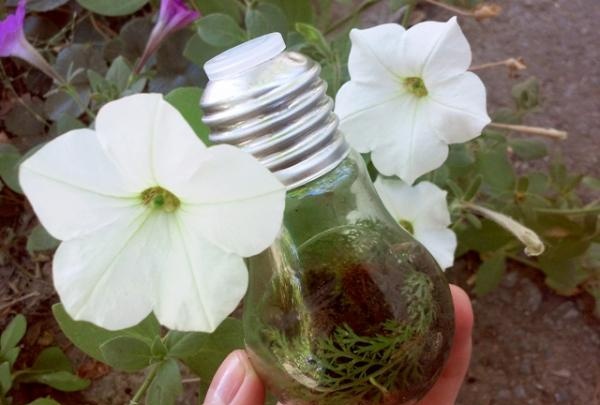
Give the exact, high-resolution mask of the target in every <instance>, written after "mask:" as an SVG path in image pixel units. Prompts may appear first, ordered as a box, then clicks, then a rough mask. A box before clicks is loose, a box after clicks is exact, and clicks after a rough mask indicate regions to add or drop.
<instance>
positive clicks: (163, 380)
mask: <svg viewBox="0 0 600 405" xmlns="http://www.w3.org/2000/svg"><path fill="white" fill-rule="evenodd" d="M157 367H158V371H157V373H156V377H155V378H154V380H153V381H152V383H151V384H150V387H149V388H148V393H147V394H146V405H173V404H175V402H176V401H177V397H179V395H180V394H181V393H182V392H183V385H182V383H181V373H180V371H179V365H178V364H177V361H176V360H174V359H168V360H165V361H163V362H162V363H160V364H158V365H157Z"/></svg>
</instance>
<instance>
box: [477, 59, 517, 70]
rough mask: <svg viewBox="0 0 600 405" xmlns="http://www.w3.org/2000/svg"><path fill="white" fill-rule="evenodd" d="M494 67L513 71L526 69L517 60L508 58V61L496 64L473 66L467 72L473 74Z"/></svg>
mask: <svg viewBox="0 0 600 405" xmlns="http://www.w3.org/2000/svg"><path fill="white" fill-rule="evenodd" d="M496 66H506V67H508V68H514V69H515V70H525V69H527V66H526V65H525V64H524V63H523V62H521V61H520V60H519V59H518V58H508V59H504V60H501V61H498V62H489V63H483V64H481V65H475V66H471V67H470V68H469V70H470V71H471V72H474V71H476V70H483V69H488V68H492V67H496Z"/></svg>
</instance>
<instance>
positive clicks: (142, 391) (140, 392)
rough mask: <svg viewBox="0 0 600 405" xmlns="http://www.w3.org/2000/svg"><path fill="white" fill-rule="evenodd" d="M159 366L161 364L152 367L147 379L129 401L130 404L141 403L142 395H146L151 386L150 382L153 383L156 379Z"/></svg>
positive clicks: (137, 404) (136, 404)
mask: <svg viewBox="0 0 600 405" xmlns="http://www.w3.org/2000/svg"><path fill="white" fill-rule="evenodd" d="M158 366H159V364H156V365H154V367H153V368H152V370H151V371H150V373H149V374H148V375H147V376H146V379H145V380H144V382H143V383H142V385H141V386H140V388H139V389H138V390H137V392H136V393H135V395H134V396H133V398H131V401H129V405H139V404H140V400H141V399H142V397H143V396H144V394H145V393H146V391H147V390H148V388H149V387H150V384H152V381H154V379H155V378H156V373H157V372H158Z"/></svg>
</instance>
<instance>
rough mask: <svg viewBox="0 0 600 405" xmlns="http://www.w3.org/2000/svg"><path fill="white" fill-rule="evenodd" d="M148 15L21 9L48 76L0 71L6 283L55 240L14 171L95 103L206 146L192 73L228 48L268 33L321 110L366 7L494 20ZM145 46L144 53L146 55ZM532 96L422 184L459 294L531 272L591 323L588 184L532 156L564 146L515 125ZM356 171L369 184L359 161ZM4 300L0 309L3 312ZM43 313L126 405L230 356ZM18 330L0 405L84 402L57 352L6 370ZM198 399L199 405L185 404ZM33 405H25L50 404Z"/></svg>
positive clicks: (181, 337) (598, 205)
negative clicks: (436, 209)
mask: <svg viewBox="0 0 600 405" xmlns="http://www.w3.org/2000/svg"><path fill="white" fill-rule="evenodd" d="M164 3H170V4H172V6H173V7H175V8H174V10H175V11H174V12H173V13H166V11H165V10H164V9H163V10H161V9H160V4H159V2H158V1H155V0H121V1H119V2H107V1H103V0H77V1H69V0H30V1H29V2H28V3H27V18H26V20H25V25H24V32H25V35H26V37H27V39H28V40H29V41H30V43H31V44H33V46H34V47H35V49H37V51H39V53H40V54H41V55H43V57H44V58H45V59H46V60H47V61H48V62H49V63H50V65H51V66H52V68H53V71H55V72H56V74H57V75H58V76H59V77H58V79H57V78H56V77H48V76H46V75H45V74H44V73H43V72H42V71H40V70H37V69H35V68H32V67H31V66H30V65H28V64H27V63H26V62H24V61H22V60H20V59H16V58H3V59H0V78H1V80H2V83H3V87H2V94H1V97H0V99H1V100H2V104H0V178H1V180H2V182H1V183H0V228H1V229H0V238H1V241H2V242H1V243H0V264H2V265H6V266H9V267H11V268H14V269H19V271H23V272H25V274H26V275H27V277H35V276H36V275H39V272H40V271H42V270H43V269H45V268H47V266H48V265H49V262H50V260H51V255H49V253H50V252H51V251H52V250H53V249H54V248H55V247H56V246H57V245H58V241H56V240H54V239H53V238H52V237H51V236H50V235H49V234H48V233H47V232H46V231H45V230H44V229H43V228H42V227H41V226H40V225H39V224H38V223H37V221H36V219H35V217H34V215H33V214H32V212H31V208H30V207H29V205H28V203H27V201H26V200H25V199H24V197H23V196H22V194H21V189H20V187H19V184H18V181H17V167H18V165H19V163H20V161H21V160H22V159H23V158H24V157H25V156H28V155H29V154H31V153H32V152H33V151H35V150H36V149H37V148H39V147H40V146H41V145H42V144H43V143H45V142H47V141H49V140H50V139H52V138H53V137H56V136H58V135H59V134H62V133H65V132H67V131H69V130H71V129H75V128H82V127H86V126H90V125H92V124H93V120H94V117H95V114H96V112H97V111H98V109H99V108H100V107H101V106H102V105H103V104H105V103H106V102H108V101H111V100H114V99H117V98H119V97H122V96H125V95H128V94H134V93H139V92H159V93H163V94H165V98H166V99H167V100H168V101H169V102H170V103H172V104H173V105H174V106H175V107H176V108H178V109H179V110H180V112H181V113H182V114H183V116H184V117H185V118H186V119H187V120H188V122H189V123H190V125H191V126H192V127H193V128H194V130H195V131H196V133H197V135H198V136H199V137H200V138H201V139H202V140H203V141H204V142H205V143H207V144H209V143H210V142H209V140H208V129H207V128H206V127H205V126H204V125H203V124H202V122H201V113H200V111H199V109H198V108H197V106H198V102H199V99H200V97H201V95H202V88H203V87H204V85H205V84H206V81H207V78H206V76H205V75H204V72H203V71H202V65H203V64H204V62H206V61H207V60H208V59H210V58H211V57H213V56H214V55H216V54H218V53H220V52H221V51H223V50H225V49H227V48H229V47H232V46H234V45H236V44H238V43H241V42H243V41H245V40H247V39H250V38H254V37H257V36H260V35H263V34H266V33H269V32H273V31H277V32H280V33H281V34H282V35H283V36H284V38H285V39H286V42H287V44H288V49H289V50H295V51H299V52H303V53H305V54H307V55H309V56H311V57H313V58H314V59H316V60H317V61H318V62H320V63H321V65H322V66H323V70H322V76H323V78H324V79H325V80H326V81H327V82H328V84H329V88H328V92H329V94H330V95H331V96H332V97H334V96H335V94H336V92H337V90H338V89H339V87H340V86H341V84H343V83H344V82H345V81H347V80H348V72H347V68H346V65H347V59H348V53H349V50H350V41H349V37H348V32H349V30H350V28H352V27H353V26H355V25H356V24H357V23H358V22H359V21H360V16H361V14H362V13H365V12H367V10H369V9H370V8H371V7H373V6H376V5H379V6H380V5H381V3H387V7H389V8H388V10H389V15H390V21H392V20H396V21H402V23H403V24H404V25H405V26H409V25H412V24H414V23H415V22H418V21H419V20H420V19H422V18H423V14H422V13H421V12H420V11H419V10H420V7H422V6H428V7H429V6H430V7H438V8H443V9H446V10H449V11H451V12H453V13H455V14H458V15H462V16H464V17H466V18H476V19H485V18H493V17H494V16H496V15H498V13H500V12H501V10H500V9H499V7H498V6H496V5H494V4H491V3H489V2H483V1H480V0H449V1H442V0H390V1H387V0H386V1H384V0H364V1H362V2H358V3H357V2H353V1H350V0H318V1H312V2H309V1H297V0H246V1H240V0H189V1H188V2H187V3H183V2H182V1H163V6H164ZM16 5H17V2H16V1H14V0H9V1H7V2H6V3H3V4H0V17H1V18H5V17H6V16H8V15H9V14H11V13H12V12H13V10H14V8H13V7H15V6H16ZM177 7H183V9H181V8H177ZM165 13H166V14H165ZM178 13H179V14H178ZM181 13H183V14H181ZM186 13H187V14H186ZM190 16H193V18H189V17H190ZM184 17H185V18H184ZM196 17H199V18H198V19H196V20H194V21H193V22H192V20H193V19H194V18H196ZM161 24H162V25H161ZM161 27H162V28H161ZM165 27H167V28H168V29H165ZM153 30H154V31H153ZM161 30H162V31H161ZM151 33H153V34H152V38H153V41H154V42H153V43H152V44H151V46H150V45H149V43H148V40H149V38H151ZM495 66H505V67H506V69H507V70H508V73H509V75H511V76H513V77H514V76H521V75H523V70H525V69H526V66H525V64H524V63H523V61H522V60H519V59H514V58H511V59H508V60H504V61H500V62H496V61H492V62H491V63H489V64H484V65H479V66H473V67H472V70H478V69H488V68H492V67H495ZM541 92H542V90H541V89H540V83H539V82H538V81H537V80H536V79H535V78H534V77H528V78H525V80H523V81H521V82H519V83H518V84H516V85H514V87H513V88H512V98H513V103H512V105H509V106H506V107H504V108H500V109H498V110H496V111H492V112H491V115H492V117H493V123H492V124H490V125H489V126H488V127H487V128H486V129H485V130H484V132H483V135H482V136H481V137H479V138H477V139H475V140H473V141H471V142H469V143H467V144H461V145H453V146H451V148H450V155H449V158H448V160H447V161H446V163H445V164H444V165H443V166H442V167H440V168H439V169H437V170H435V171H434V172H432V173H429V174H427V175H425V176H423V178H422V179H426V180H429V181H431V182H433V183H435V184H437V185H438V186H439V187H441V188H443V189H445V190H447V191H448V193H449V194H448V195H449V201H448V204H449V207H450V209H451V214H452V219H453V225H452V229H453V230H454V231H455V232H456V233H457V235H458V242H459V247H458V250H457V252H456V257H457V258H458V257H460V256H463V255H465V254H467V253H468V252H471V253H470V257H473V255H474V254H475V255H476V261H477V263H479V264H480V265H479V266H478V270H477V271H476V272H475V273H474V274H473V277H472V279H471V280H470V281H471V282H472V283H473V284H474V288H473V291H474V292H475V293H476V294H479V295H482V294H486V293H488V292H490V291H492V290H493V289H494V288H496V287H497V286H498V285H499V283H500V281H501V279H502V276H503V274H504V272H505V271H506V267H507V262H510V261H513V262H519V263H522V264H524V265H526V266H528V267H530V268H533V269H536V270H538V271H540V272H541V273H542V274H543V276H544V278H545V282H546V284H547V286H548V287H550V288H551V289H552V290H553V291H555V292H556V293H557V294H561V295H567V296H572V295H577V294H588V295H590V296H591V297H593V298H594V299H595V300H596V314H597V315H598V316H600V230H599V228H598V218H599V213H600V198H598V195H599V194H598V193H599V191H600V179H598V178H596V177H592V176H586V175H584V174H579V173H574V172H572V171H570V170H568V169H567V167H566V165H565V164H564V163H563V160H562V159H561V156H560V154H559V153H557V152H556V148H553V147H549V146H548V145H549V142H557V141H560V140H561V139H564V138H565V137H566V133H564V132H562V131H560V130H555V129H545V128H537V127H530V126H524V125H522V122H523V119H524V117H525V116H526V115H527V114H529V113H531V112H533V111H536V110H537V109H539V108H540V94H541ZM548 140H549V141H548ZM364 157H365V161H366V162H367V163H368V164H369V168H370V170H371V173H372V174H373V178H374V177H375V176H376V171H375V169H374V167H373V166H372V165H371V164H370V158H369V156H368V155H365V156H364ZM523 162H525V165H524V164H523ZM477 207H485V208H487V209H491V210H493V211H496V212H499V213H502V214H505V215H508V216H510V217H512V218H514V219H515V220H517V221H519V222H520V223H522V224H524V225H525V226H527V227H529V228H531V229H533V230H534V231H535V232H537V234H538V235H539V236H540V237H541V238H542V239H543V241H544V243H545V245H546V252H545V253H544V254H543V255H541V256H539V257H538V258H537V259H531V258H528V257H526V256H525V255H524V254H523V253H522V251H523V247H522V245H521V243H520V242H519V241H518V240H517V239H516V238H515V237H514V236H513V235H511V233H509V232H507V231H506V230H505V229H504V228H502V227H501V226H499V225H498V224H497V223H496V222H494V221H492V220H490V219H489V218H486V217H483V216H481V215H480V213H481V210H479V209H478V208H477ZM22 252H27V253H26V254H25V255H24V254H23V253H22ZM473 252H475V253H473ZM31 268H33V270H31ZM7 288H8V287H7ZM15 288H16V287H15ZM29 294H30V296H31V294H34V295H35V292H31V293H29ZM19 299H22V298H17V299H15V300H13V301H10V302H8V303H7V304H3V305H2V311H3V313H5V314H6V313H8V312H9V311H10V308H11V307H12V305H13V304H14V303H16V302H19ZM50 301H51V302H55V301H56V298H53V299H52V300H50ZM53 313H54V315H55V318H56V321H57V322H58V324H59V325H60V328H61V329H62V331H63V333H64V334H65V335H66V337H67V338H68V339H69V340H70V341H71V342H72V343H73V344H74V345H75V346H76V347H77V348H79V349H80V350H81V351H83V352H84V353H86V354H87V355H88V356H90V357H91V358H93V359H95V360H97V361H99V362H101V363H105V364H108V365H109V366H111V367H113V368H115V369H117V370H123V371H125V372H138V371H140V370H144V369H147V370H148V372H147V377H146V379H145V380H144V382H143V383H142V385H141V386H140V388H139V390H138V391H137V393H133V394H132V396H131V399H130V404H137V403H140V401H141V400H142V398H143V397H144V396H145V401H146V402H145V403H147V404H173V403H175V401H176V399H177V397H178V396H179V395H180V393H181V392H182V374H181V372H180V368H179V366H178V362H180V361H181V362H183V364H185V365H187V367H189V369H190V370H191V372H192V373H194V374H195V375H196V377H194V378H192V379H191V380H190V379H188V380H189V381H188V382H190V381H191V382H198V383H199V384H200V386H201V392H204V391H205V390H206V388H207V383H208V382H209V381H210V378H211V376H212V374H213V373H214V371H215V370H216V367H217V366H218V364H219V362H220V361H221V360H222V359H223V358H224V356H225V355H226V354H227V353H228V352H229V351H230V350H232V349H233V348H237V347H241V346H242V338H241V333H242V332H241V326H240V324H239V321H237V320H236V319H234V318H230V319H228V320H227V321H226V322H225V323H223V324H222V325H221V327H220V328H219V329H218V330H217V331H216V332H215V333H214V334H212V335H207V334H202V333H180V332H165V331H163V330H161V328H160V326H159V325H158V323H157V322H156V320H155V319H154V318H153V317H150V318H148V319H147V320H145V321H144V322H142V323H141V324H140V325H138V326H136V327H135V328H131V329H128V330H125V331H118V332H109V331H105V330H102V329H100V328H97V327H95V326H93V325H91V324H87V323H84V322H75V321H73V320H72V319H70V318H69V317H68V315H67V314H66V313H65V312H64V310H63V309H62V307H61V306H60V304H56V305H55V306H54V307H53ZM4 323H5V322H0V324H4ZM24 331H25V323H24V318H23V317H22V316H20V315H17V316H16V317H15V318H14V319H13V320H12V322H11V323H10V324H9V325H8V326H7V327H6V329H5V331H4V333H3V335H2V348H1V350H0V403H10V402H9V401H10V399H9V398H10V397H11V396H12V393H14V392H15V391H14V389H15V387H18V386H20V385H21V384H26V383H28V382H31V381H36V382H41V383H43V384H47V385H49V386H50V387H53V388H55V389H58V390H64V391H71V390H80V389H84V388H86V387H87V385H88V384H89V381H88V380H86V379H82V378H79V377H77V376H76V375H75V374H73V370H72V367H71V365H70V362H69V361H68V359H67V358H66V357H65V356H64V354H63V352H62V351H61V350H60V349H59V348H57V347H50V348H47V349H44V351H42V352H41V353H39V355H38V357H37V359H31V358H30V357H31V356H28V358H27V359H26V360H24V361H20V360H18V354H19V348H18V344H19V341H20V340H21V337H22V336H23V334H24V333H25V332H24ZM15 367H16V368H15ZM183 380H185V378H184V379H183ZM11 390H12V391H11ZM202 398H203V395H202V394H201V395H200V403H201V402H202ZM33 399H34V398H28V400H33ZM44 400H45V401H47V402H34V403H35V404H36V405H44V404H53V403H54V402H52V401H51V400H49V399H42V400H41V401H44ZM14 403H17V402H14ZM19 403H20V402H19ZM23 403H25V402H23Z"/></svg>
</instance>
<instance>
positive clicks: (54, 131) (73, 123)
mask: <svg viewBox="0 0 600 405" xmlns="http://www.w3.org/2000/svg"><path fill="white" fill-rule="evenodd" d="M85 127H86V126H85V124H84V123H83V122H81V121H80V120H78V119H77V118H75V117H73V116H71V115H69V114H64V115H63V116H62V117H60V118H59V119H58V121H55V122H54V124H52V127H50V131H49V133H48V136H49V137H56V136H58V135H62V134H64V133H67V132H69V131H72V130H73V129H81V128H85Z"/></svg>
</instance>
